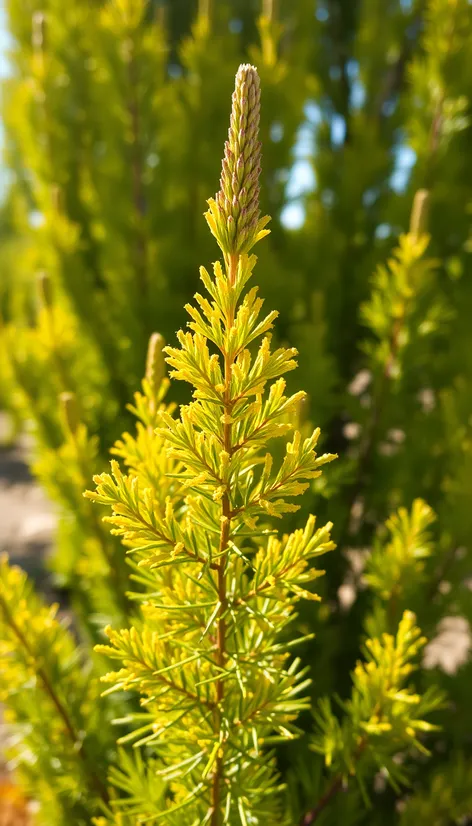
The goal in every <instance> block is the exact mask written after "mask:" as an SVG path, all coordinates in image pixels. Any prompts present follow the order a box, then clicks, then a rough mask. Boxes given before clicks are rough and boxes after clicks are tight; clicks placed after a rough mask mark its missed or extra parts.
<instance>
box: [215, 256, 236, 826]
mask: <svg viewBox="0 0 472 826" xmlns="http://www.w3.org/2000/svg"><path fill="white" fill-rule="evenodd" d="M238 261H239V256H238V255H233V256H231V257H230V258H229V261H228V264H227V272H228V280H229V283H230V285H231V286H232V285H233V284H234V282H235V280H236V272H237V267H238ZM225 322H226V329H227V330H230V329H231V327H232V326H233V322H234V309H232V310H230V311H229V312H228V315H227V317H226V319H225ZM232 363H233V362H232V358H231V356H230V355H229V354H228V353H225V354H224V383H225V389H224V395H223V416H224V425H223V450H224V451H225V452H226V453H228V455H229V456H231V453H232V440H231V409H232V404H231V367H232ZM230 514H231V503H230V499H229V491H228V489H226V490H225V492H224V494H223V497H222V500H221V533H220V544H219V554H220V556H219V562H218V571H217V587H218V601H219V603H220V608H219V611H218V615H217V619H216V622H217V632H216V665H217V667H218V669H223V668H224V665H225V661H226V620H225V614H226V608H227V596H226V565H227V556H228V555H227V548H228V541H229V535H230V529H231V515H230ZM220 673H221V672H220ZM223 702H224V680H223V679H218V680H217V682H216V708H215V732H216V733H217V735H219V734H220V731H221V720H222V709H223ZM223 773H224V763H223V746H222V745H221V746H220V749H219V751H218V755H217V758H216V761H215V770H214V772H213V779H212V793H211V809H212V815H211V826H219V824H220V793H221V782H222V779H223Z"/></svg>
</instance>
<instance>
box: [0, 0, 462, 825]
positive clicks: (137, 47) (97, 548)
mask: <svg viewBox="0 0 472 826" xmlns="http://www.w3.org/2000/svg"><path fill="white" fill-rule="evenodd" d="M6 5H7V27H8V30H9V33H10V40H9V49H8V55H7V60H8V76H7V78H6V79H5V81H4V83H3V121H4V132H5V134H4V157H5V164H6V167H7V174H6V175H5V186H4V195H3V203H2V205H1V214H0V222H1V223H0V265H1V272H2V276H1V282H0V310H1V335H0V347H1V368H0V372H1V390H0V395H1V403H2V406H3V408H4V409H5V410H7V411H9V412H10V413H11V415H12V416H13V419H14V421H15V422H17V426H18V427H20V426H27V427H28V428H29V429H31V430H32V431H33V432H34V449H33V454H34V455H33V457H32V464H33V470H34V473H35V474H36V475H37V477H38V478H39V480H40V482H41V484H42V485H44V487H45V488H46V489H47V491H48V493H49V496H50V497H51V499H52V500H53V501H54V502H55V503H57V507H58V514H59V523H58V534H57V540H56V545H55V550H54V554H53V558H52V561H51V566H52V569H53V571H54V575H55V578H56V582H57V583H58V585H60V586H61V587H63V588H65V589H67V591H68V593H69V598H70V600H71V602H72V604H73V605H74V606H75V608H76V609H77V616H78V617H80V618H81V619H80V620H79V625H80V626H81V627H82V628H83V631H84V638H85V639H87V638H90V639H94V638H95V637H96V635H97V627H101V626H102V625H103V622H104V621H105V620H109V619H110V618H111V619H116V618H117V617H120V616H123V614H126V611H127V606H126V604H123V598H122V594H123V589H124V587H125V586H126V579H127V576H128V574H127V571H126V566H125V565H124V564H121V563H119V562H117V560H119V559H120V557H121V551H120V552H119V553H117V549H118V547H119V546H118V545H117V543H116V542H115V540H114V538H113V537H110V535H109V534H108V532H107V531H106V530H105V529H104V528H103V526H102V523H101V521H100V513H99V512H97V511H96V510H95V511H93V510H92V507H91V506H90V505H89V503H88V502H87V501H86V500H84V499H83V497H82V491H83V490H84V488H85V487H87V486H89V484H90V479H91V476H92V474H93V473H94V472H97V471H98V470H100V469H104V468H105V467H106V464H107V462H108V454H109V449H110V447H111V445H112V444H113V442H114V441H115V439H116V438H117V437H118V436H119V435H120V434H121V432H122V431H123V430H126V429H127V428H129V427H131V426H132V424H131V423H132V417H131V414H130V413H128V411H127V408H126V405H127V404H128V403H129V402H130V401H131V399H132V396H133V393H134V391H135V390H136V389H137V387H138V386H139V382H140V379H141V376H142V374H143V372H144V365H145V358H146V349H147V344H148V340H149V337H150V335H151V334H152V333H153V332H154V331H159V333H161V334H162V335H163V336H164V337H165V339H166V340H167V341H169V342H173V340H174V336H175V332H176V330H177V329H178V328H179V327H180V326H182V325H183V324H185V312H184V310H183V306H184V304H185V303H186V301H188V300H189V298H190V297H191V296H192V295H193V293H194V291H195V290H196V288H197V283H198V280H197V279H198V267H199V265H200V264H208V263H209V262H210V261H211V260H213V259H214V258H215V256H216V250H215V245H214V243H213V240H212V239H211V236H210V235H209V233H208V231H207V228H206V226H205V222H204V220H203V218H202V213H203V211H204V209H205V202H206V198H207V197H209V196H211V195H212V194H213V193H214V192H215V191H216V190H217V187H218V177H219V167H220V156H221V147H222V145H223V141H224V139H225V131H226V128H227V122H228V115H229V107H228V101H229V99H230V94H231V89H232V85H233V80H234V74H235V71H236V69H237V66H238V64H239V63H240V62H241V61H246V60H250V61H251V62H253V63H255V64H256V65H257V66H258V69H259V73H260V76H261V85H262V90H263V98H262V100H263V105H262V135H261V138H262V143H263V179H262V210H263V213H268V214H270V215H271V216H272V221H271V235H270V236H269V239H268V241H267V242H266V243H265V244H264V245H261V250H260V261H259V264H258V279H259V283H260V285H261V289H260V292H261V295H262V296H263V297H264V298H265V299H266V302H267V306H268V307H269V308H270V309H272V308H276V309H278V310H280V316H279V319H278V322H277V332H276V335H277V336H278V338H279V340H280V341H281V342H283V343H285V342H287V343H290V344H291V345H294V346H296V347H297V348H298V350H299V354H300V356H299V364H300V369H299V370H298V371H297V372H296V373H295V374H294V375H293V378H291V379H290V380H289V382H290V381H291V382H292V386H291V387H290V389H291V390H294V389H298V388H303V389H305V390H306V391H307V392H308V394H309V403H308V404H307V405H305V407H304V409H302V410H300V413H299V416H300V424H301V426H302V427H305V426H306V427H308V426H309V423H310V422H311V423H314V424H316V425H320V427H321V429H322V434H323V447H324V448H326V449H327V450H329V451H333V452H337V453H338V454H339V456H340V459H339V460H338V461H337V462H336V463H335V465H333V466H331V467H330V469H329V471H328V472H327V473H326V474H325V475H324V476H323V481H322V484H317V483H315V484H314V486H313V490H312V491H311V493H309V494H306V495H305V504H304V506H305V507H306V510H307V511H308V510H311V509H312V508H314V509H315V510H316V512H317V513H318V514H319V516H320V520H323V519H324V518H329V519H331V520H332V521H333V522H334V539H335V541H336V542H337V543H338V551H337V552H336V553H335V554H332V555H330V558H329V559H328V560H327V563H326V565H327V577H326V578H325V581H324V585H322V586H321V588H322V590H323V589H324V591H325V593H324V597H325V600H324V602H323V603H322V604H321V607H320V608H316V610H315V609H314V608H313V606H312V604H311V603H310V605H309V607H308V608H307V609H306V611H305V613H304V614H303V616H302V617H301V619H300V622H301V624H303V625H305V626H309V627H310V628H311V629H315V630H316V633H317V638H316V640H315V642H314V643H310V644H309V645H307V646H306V649H305V651H304V657H305V658H306V659H307V662H310V663H311V664H312V671H313V676H314V683H313V693H314V696H316V697H319V695H320V694H321V693H329V694H331V693H332V692H333V691H334V690H336V691H338V692H339V693H340V694H341V695H342V696H344V695H345V694H346V692H347V691H348V686H349V673H350V671H351V669H352V667H353V665H354V662H355V659H356V656H357V654H358V650H359V640H360V638H362V637H363V635H364V623H365V617H366V613H369V612H370V610H371V609H372V605H373V602H372V600H373V596H372V594H373V592H375V588H376V587H377V586H378V590H379V591H382V588H383V592H382V593H384V594H385V593H387V594H388V599H394V607H393V609H392V611H393V619H394V620H395V621H398V619H399V618H400V616H401V611H402V610H403V609H405V608H409V609H412V610H414V611H415V612H416V613H417V615H418V622H419V625H420V627H421V628H422V629H423V631H424V632H425V633H426V635H427V636H429V637H431V636H433V635H434V633H435V630H436V629H437V628H438V624H439V628H441V625H440V623H441V622H444V617H449V618H451V617H452V618H454V617H456V618H457V617H459V616H460V617H462V618H464V619H465V621H466V624H465V627H466V629H467V633H466V631H464V634H466V637H467V634H468V633H469V630H468V629H469V625H468V623H470V622H472V604H471V600H470V583H471V581H472V580H471V573H470V570H471V569H470V556H469V547H470V538H471V534H472V507H471V497H472V347H471V335H470V319H471V317H472V282H471V279H472V257H471V253H472V235H471V226H472V151H471V147H472V125H471V120H470V109H471V95H472V61H471V59H470V58H471V54H472V5H471V3H470V1H469V0H316V2H315V0H297V2H293V0H278V2H277V0H264V1H263V2H262V4H261V3H260V2H259V0H234V1H233V2H231V1H230V0H224V1H223V0H220V2H217V1H216V0H214V2H211V0H200V2H199V3H196V2H190V0H174V2H168V3H162V2H157V0H109V2H99V0H74V2H73V3H70V4H69V3H68V4H67V5H65V4H64V0H7V3H6ZM418 190H420V193H419V195H417V196H416V199H415V193H417V192H418ZM422 190H427V191H428V193H429V196H426V195H425V194H424V193H423V192H422ZM426 213H427V223H425V221H426ZM420 224H421V226H420ZM425 226H427V228H428V231H429V237H428V238H425V236H424V235H423V234H422V231H423V230H424V229H425ZM183 393H185V390H183V389H182V388H181V387H173V388H172V390H171V395H172V399H173V401H175V402H182V401H185V396H184V395H182V394H183ZM417 497H421V498H422V499H424V500H425V501H426V502H427V503H428V505H429V506H430V507H431V508H432V510H433V511H434V512H435V513H436V515H437V519H436V521H435V523H434V525H433V529H432V530H433V534H434V537H433V540H432V544H431V548H430V549H429V550H428V553H422V554H420V555H419V558H420V560H421V566H420V567H421V572H419V570H418V565H419V562H418V558H417V556H416V555H415V553H414V551H415V549H416V547H417V546H416V545H415V538H414V537H415V536H417V532H418V531H419V530H420V528H421V525H420V526H418V524H417V521H418V520H420V522H421V519H422V517H421V514H420V512H419V511H418V509H417V510H416V511H415V510H414V508H413V510H412V511H411V524H410V523H408V524H407V525H406V526H405V524H403V533H401V529H402V527H401V525H400V523H399V524H397V525H396V527H395V530H397V531H400V539H399V540H398V542H399V543H400V547H401V548H403V550H404V551H405V552H404V554H403V556H402V554H401V553H398V547H396V546H395V541H394V540H392V542H391V543H390V544H388V534H387V533H386V532H387V528H385V527H382V526H383V525H384V523H385V520H387V518H388V517H389V516H390V514H391V513H392V512H393V511H395V510H396V509H397V508H407V509H408V511H409V509H410V508H411V506H412V503H413V501H414V500H415V498H417ZM315 499H316V502H315V503H314V500H315ZM313 503H314V504H313ZM415 514H416V515H415ZM296 519H298V516H297V517H296ZM399 519H400V517H399ZM415 520H416V521H415ZM400 522H401V520H400ZM293 524H294V520H293V519H292V524H291V525H290V527H293ZM399 525H400V526H399ZM390 529H391V528H388V530H390ZM412 536H413V538H412ZM412 543H413V544H412ZM420 545H421V543H420ZM372 546H373V547H374V553H373V555H372V557H371V558H370V567H369V569H368V570H369V574H368V576H367V577H365V578H364V577H363V575H362V566H363V564H364V561H365V558H366V557H367V556H368V555H369V550H368V549H371V548H372ZM395 547H396V550H395ZM379 548H380V550H379ZM382 548H383V549H384V553H385V554H390V557H388V559H390V562H389V564H388V565H387V566H386V573H385V569H383V566H382ZM405 549H406V550H405ZM412 549H413V550H412ZM408 550H410V551H412V552H411V554H410V555H409V553H408ZM379 555H380V556H379ZM392 555H393V556H392ZM409 566H410V567H409ZM379 571H380V572H382V571H383V572H384V573H385V576H386V577H387V579H388V580H389V583H390V585H389V587H390V588H391V589H393V590H394V591H395V594H394V597H393V596H392V592H391V591H388V589H387V591H385V587H386V586H385V583H383V584H382V582H380V585H379V576H380V574H379V575H378V576H377V574H378V572H379ZM111 573H113V575H110V574H111ZM420 573H421V575H420ZM376 576H377V579H376ZM397 578H398V583H397V584H398V587H394V585H395V581H396V579H397ZM380 579H382V577H381V576H380ZM375 583H377V586H376V585H375ZM407 586H408V587H407ZM381 599H385V596H384V597H381ZM125 602H126V601H125ZM378 610H379V611H380V610H381V609H380V608H379V609H378ZM382 610H383V609H382ZM375 616H377V621H378V622H380V620H379V618H378V611H377V614H375V612H374V617H375ZM372 622H374V620H372ZM368 630H369V632H370V631H372V628H369V629H368ZM469 636H470V635H469ZM467 646H470V639H469V642H466V643H465V650H467ZM464 659H466V657H465V658H464ZM430 660H431V662H432V664H433V666H437V664H438V661H439V660H440V657H439V660H438V658H436V660H435V659H434V655H433V654H431V651H430ZM471 678H472V665H471V664H470V662H469V663H467V664H461V667H460V669H459V671H458V673H457V675H456V676H453V675H452V674H451V673H448V668H447V667H446V668H445V669H443V670H442V671H441V670H437V669H436V670H435V672H434V680H435V682H436V683H439V684H441V685H442V687H443V688H445V689H446V690H447V693H448V697H449V700H450V703H449V706H448V707H447V708H446V710H444V711H443V712H441V714H440V715H439V717H440V718H441V719H440V723H441V724H442V726H443V730H442V733H441V736H440V738H439V739H438V751H437V753H435V755H434V757H433V759H432V760H430V761H429V763H424V762H422V761H421V760H420V762H419V763H418V764H417V765H416V766H415V767H413V769H412V781H413V784H414V786H415V787H417V793H416V796H414V797H413V798H412V799H411V801H410V803H408V804H406V803H405V802H404V801H402V806H401V808H402V811H401V816H400V814H399V813H398V812H396V809H395V806H394V805H393V802H392V794H393V793H392V792H386V793H384V794H382V795H381V794H380V791H379V792H378V795H377V797H376V801H377V802H378V805H377V802H376V809H375V814H374V813H372V812H370V813H369V814H368V816H365V815H363V814H362V811H363V810H362V807H361V808H360V809H359V805H358V800H357V798H356V797H355V794H356V793H355V792H353V793H352V794H351V795H347V797H346V798H345V799H344V798H343V797H341V798H340V802H338V803H337V804H336V806H338V809H339V807H341V808H342V812H343V813H342V815H341V809H339V811H338V810H337V809H336V808H332V809H331V810H330V812H331V814H330V815H329V816H328V815H326V816H327V817H329V818H334V819H328V820H326V821H323V822H326V823H331V822H333V823H334V822H338V820H337V819H336V818H339V817H341V816H342V817H343V822H346V823H347V822H349V823H350V822H367V820H368V822H369V823H370V824H374V823H377V822H378V823H388V822H401V823H402V824H403V823H404V824H405V826H406V824H409V823H410V821H411V822H413V819H416V820H421V819H423V820H425V819H426V818H428V819H429V820H430V821H431V823H434V824H438V826H439V824H443V823H444V824H445V826H446V824H448V823H452V822H457V823H459V822H464V821H463V820H461V818H464V817H465V816H467V815H469V816H470V813H471V804H470V791H469V795H468V797H467V787H469V790H470V783H469V778H470V772H471V768H470V767H471V762H470V760H471V754H472V743H471V732H472V711H471V706H470V700H469V701H467V696H468V689H470V684H471ZM421 679H422V680H423V682H424V686H427V685H428V684H429V683H430V682H431V680H432V679H433V677H432V671H431V670H425V671H423V672H421ZM297 749H299V747H298V746H297ZM289 759H292V758H291V757H290V755H285V756H284V755H282V757H281V761H282V763H283V762H284V760H286V761H287V760H289ZM443 765H446V766H447V771H448V773H449V774H448V776H449V775H450V778H451V780H450V783H446V782H445V780H444V777H445V775H443V774H442V769H441V766H443ZM307 784H308V788H309V789H311V791H313V788H315V786H316V783H315V781H314V780H313V778H311V779H310V778H308V780H307ZM451 785H455V787H460V788H459V790H458V791H457V795H456V798H455V799H456V801H457V807H456V808H457V812H458V814H457V816H456V814H454V813H452V809H450V810H449V808H448V803H447V800H448V795H450V793H451V792H450V789H451ZM379 789H381V783H380V784H379ZM441 801H442V803H441ZM444 801H446V802H445V803H444ZM463 801H464V805H462V802H463ZM441 806H442V808H441ZM464 807H465V808H464ZM443 809H444V811H445V812H448V813H447V814H445V815H444V817H442V815H441V814H440V812H441V811H442V810H443ZM454 811H455V810H454ZM464 812H465V814H464ZM363 817H364V820H362V818H363ZM365 817H367V820H365ZM356 818H358V819H357V820H356ZM441 818H442V819H441ZM320 823H321V820H320Z"/></svg>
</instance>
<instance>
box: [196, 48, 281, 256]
mask: <svg viewBox="0 0 472 826" xmlns="http://www.w3.org/2000/svg"><path fill="white" fill-rule="evenodd" d="M260 100H261V91H260V84H259V75H258V74H257V69H256V68H255V67H254V66H250V65H249V64H243V65H242V66H240V67H239V69H238V72H237V75H236V85H235V89H234V92H233V107H232V111H231V120H230V127H229V133H228V140H227V141H226V144H225V154H224V158H223V163H222V170H221V178H220V191H219V192H218V193H217V195H216V197H215V199H214V200H213V199H210V200H209V202H208V203H209V204H210V210H209V212H207V213H206V218H207V221H208V224H209V226H210V229H211V231H212V233H213V235H214V236H215V238H216V240H217V241H218V244H219V245H220V247H221V249H222V251H223V252H224V253H225V254H226V255H228V256H233V255H238V254H241V253H244V252H248V251H249V250H250V249H251V247H252V246H253V245H254V244H255V243H256V241H258V240H259V238H261V237H262V234H261V231H262V230H263V228H264V226H265V224H266V223H267V221H268V219H262V220H260V217H259V216H260V212H259V176H260V172H261V144H260V141H259V117H260ZM263 234H265V233H263Z"/></svg>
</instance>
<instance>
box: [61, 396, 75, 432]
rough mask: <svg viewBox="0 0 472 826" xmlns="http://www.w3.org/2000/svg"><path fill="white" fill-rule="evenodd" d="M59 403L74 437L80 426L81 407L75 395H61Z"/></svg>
mask: <svg viewBox="0 0 472 826" xmlns="http://www.w3.org/2000/svg"><path fill="white" fill-rule="evenodd" d="M59 402H60V405H61V409H62V413H63V416H64V421H65V423H66V426H67V429H68V430H69V431H70V433H71V434H72V435H74V434H75V433H77V430H78V427H79V424H80V415H79V406H78V404H77V398H76V396H75V393H69V392H64V393H60V395H59Z"/></svg>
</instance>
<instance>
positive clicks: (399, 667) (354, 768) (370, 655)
mask: <svg viewBox="0 0 472 826" xmlns="http://www.w3.org/2000/svg"><path fill="white" fill-rule="evenodd" d="M415 621H416V617H415V615H414V614H412V613H411V611H405V613H404V614H403V617H402V619H401V621H400V624H399V626H398V631H397V633H396V635H395V636H392V635H391V634H383V635H382V637H381V638H374V639H369V640H367V642H366V644H365V658H366V661H365V662H358V663H357V665H356V668H355V670H354V672H353V675H352V680H353V688H352V694H351V697H350V699H349V700H347V701H346V702H345V703H343V704H341V705H342V708H343V710H344V712H345V713H344V717H343V719H342V720H341V722H340V721H339V720H338V719H337V717H336V716H335V715H334V714H333V711H332V708H331V702H330V700H329V698H326V699H324V700H322V701H320V704H319V708H318V710H317V711H316V712H315V720H316V723H317V728H318V732H317V733H316V735H315V737H314V738H313V741H312V748H313V750H315V751H317V752H319V753H320V754H322V755H324V758H325V762H326V765H327V766H328V767H329V768H330V770H331V771H332V772H334V773H335V774H336V775H337V777H338V778H342V780H343V782H346V781H347V780H348V778H349V777H350V776H351V775H353V774H355V775H356V777H357V779H358V781H359V782H361V784H362V785H363V783H364V774H366V775H367V777H369V774H370V773H371V772H372V764H373V765H374V766H377V768H379V769H382V771H383V772H384V773H386V775H387V777H388V779H389V781H390V782H391V783H392V785H393V786H394V787H396V788H398V783H399V782H406V781H407V776H406V775H405V772H404V771H403V770H402V767H401V765H398V764H397V763H396V762H395V760H394V759H393V758H394V756H395V755H396V754H397V753H398V752H399V751H401V750H403V749H413V748H415V749H419V750H420V751H422V752H425V747H424V745H423V744H422V742H421V739H422V735H423V733H424V732H430V731H432V730H434V726H432V725H431V724H430V723H428V722H427V721H426V720H424V719H423V718H424V716H425V715H427V714H428V713H429V712H431V710H433V709H434V708H437V707H438V706H439V705H440V704H441V701H442V697H441V695H440V694H438V692H436V691H435V690H431V691H430V692H427V693H426V694H424V695H423V696H420V695H419V694H417V693H416V692H415V691H414V690H413V689H412V687H411V685H410V684H409V677H410V675H411V673H412V671H414V669H415V667H416V666H415V659H416V658H417V655H418V652H419V651H420V650H421V648H422V647H423V646H424V644H425V642H426V639H425V638H424V637H422V636H421V632H420V630H419V629H418V628H417V627H416V625H415Z"/></svg>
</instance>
